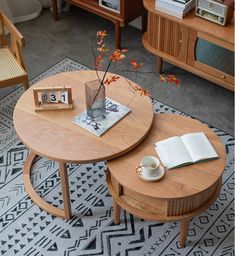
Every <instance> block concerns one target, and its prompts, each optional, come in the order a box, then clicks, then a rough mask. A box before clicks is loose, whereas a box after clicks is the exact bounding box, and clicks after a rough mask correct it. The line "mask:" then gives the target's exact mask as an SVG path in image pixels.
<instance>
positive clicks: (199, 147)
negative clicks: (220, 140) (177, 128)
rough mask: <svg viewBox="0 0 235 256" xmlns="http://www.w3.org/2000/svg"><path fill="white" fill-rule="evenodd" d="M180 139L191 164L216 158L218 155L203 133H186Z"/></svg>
mask: <svg viewBox="0 0 235 256" xmlns="http://www.w3.org/2000/svg"><path fill="white" fill-rule="evenodd" d="M181 139H182V141H183V143H184V145H185V147H186V148H187V150H188V152H189V154H190V155H191V157H192V159H193V162H197V161H201V160H205V159H213V158H217V157H218V155H217V153H216V151H215V150H214V148H213V146H212V145H211V143H210V141H209V140H208V138H207V137H206V135H205V134H204V133H203V132H198V133H188V134H185V135H183V136H181Z"/></svg>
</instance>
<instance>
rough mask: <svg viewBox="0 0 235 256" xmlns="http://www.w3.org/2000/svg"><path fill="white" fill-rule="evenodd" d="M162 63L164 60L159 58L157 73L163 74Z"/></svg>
mask: <svg viewBox="0 0 235 256" xmlns="http://www.w3.org/2000/svg"><path fill="white" fill-rule="evenodd" d="M162 63H163V60H162V58H161V57H159V56H157V73H158V74H161V73H162Z"/></svg>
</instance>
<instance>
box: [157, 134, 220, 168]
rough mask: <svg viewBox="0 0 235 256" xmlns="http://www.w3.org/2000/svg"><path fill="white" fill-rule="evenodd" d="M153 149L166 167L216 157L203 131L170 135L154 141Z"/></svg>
mask: <svg viewBox="0 0 235 256" xmlns="http://www.w3.org/2000/svg"><path fill="white" fill-rule="evenodd" d="M155 149H156V151H157V153H158V155H159V157H160V159H161V161H162V163H163V165H164V166H165V167H166V168H167V169H171V168H175V167H180V166H182V165H187V164H192V163H196V162H199V161H204V160H209V159H215V158H218V155H217V153H216V151H215V150H214V148H213V146H212V145H211V143H210V141H209V140H208V139H207V137H206V135H205V134H204V133H203V132H199V133H188V134H185V135H182V136H181V137H179V136H174V137H170V138H168V139H166V140H162V141H159V142H157V143H155Z"/></svg>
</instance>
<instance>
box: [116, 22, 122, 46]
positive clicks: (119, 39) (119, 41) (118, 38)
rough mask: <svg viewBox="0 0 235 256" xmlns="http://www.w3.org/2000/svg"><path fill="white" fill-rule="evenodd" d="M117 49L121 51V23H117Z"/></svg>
mask: <svg viewBox="0 0 235 256" xmlns="http://www.w3.org/2000/svg"><path fill="white" fill-rule="evenodd" d="M115 48H116V49H121V26H120V22H119V21H116V22H115Z"/></svg>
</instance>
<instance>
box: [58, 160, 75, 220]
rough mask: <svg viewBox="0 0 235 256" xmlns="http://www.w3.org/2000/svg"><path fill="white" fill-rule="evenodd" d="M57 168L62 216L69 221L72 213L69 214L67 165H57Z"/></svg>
mask: <svg viewBox="0 0 235 256" xmlns="http://www.w3.org/2000/svg"><path fill="white" fill-rule="evenodd" d="M59 166H60V181H61V188H62V194H63V203H64V214H65V218H66V219H70V218H71V216H72V212H71V204H70V192H69V182H68V171H67V165H66V164H65V163H59Z"/></svg>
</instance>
